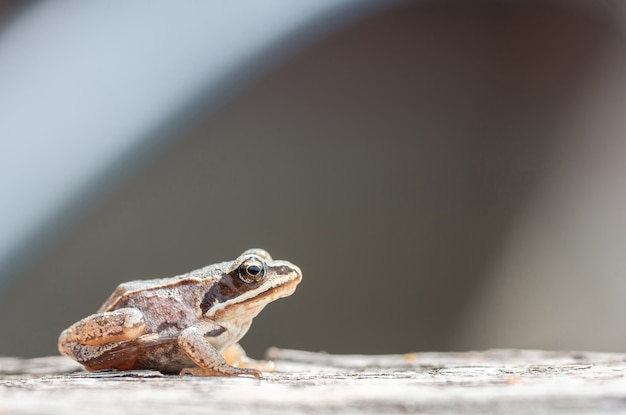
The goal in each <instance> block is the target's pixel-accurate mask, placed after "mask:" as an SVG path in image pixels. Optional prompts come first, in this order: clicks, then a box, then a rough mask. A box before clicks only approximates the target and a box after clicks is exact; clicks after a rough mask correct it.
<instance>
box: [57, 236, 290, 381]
mask: <svg viewBox="0 0 626 415" xmlns="http://www.w3.org/2000/svg"><path fill="white" fill-rule="evenodd" d="M301 280H302V271H301V270H300V268H299V267H298V266H296V265H294V264H292V263H290V262H288V261H279V260H274V259H272V257H271V255H270V254H269V253H268V252H267V251H265V250H263V249H259V248H253V249H248V250H246V251H245V252H243V253H242V254H241V255H239V256H238V257H237V258H236V259H235V260H233V261H228V262H221V263H217V264H213V265H208V266H206V267H204V268H200V269H197V270H194V271H191V272H188V273H186V274H181V275H178V276H174V277H168V278H157V279H150V280H135V281H129V282H125V283H122V284H120V285H119V286H118V287H117V288H116V289H115V291H114V292H113V293H112V294H111V296H110V297H109V298H108V300H107V301H106V302H105V303H104V304H103V305H102V306H101V307H100V309H98V311H97V313H95V314H92V315H90V316H88V317H85V318H83V319H82V320H80V321H78V322H76V323H74V324H72V325H71V326H70V327H69V328H67V329H65V330H64V331H63V332H62V333H61V335H60V336H59V341H58V348H59V352H60V353H61V354H62V355H65V356H68V357H70V358H72V359H74V360H76V361H77V362H78V363H80V364H82V365H83V366H84V367H85V368H86V369H87V370H89V371H99V370H118V371H123V370H158V371H160V372H162V373H164V374H179V375H195V376H251V377H255V378H261V377H262V375H263V371H270V370H273V364H272V363H271V362H265V361H256V360H253V359H251V358H249V357H248V356H247V354H246V353H245V350H244V349H243V348H242V347H241V346H240V345H239V340H241V338H242V337H243V336H244V335H245V334H246V332H247V331H248V329H249V328H250V325H251V324H252V320H253V318H254V317H256V316H257V315H258V314H259V313H260V312H261V310H263V308H264V307H265V306H266V305H267V304H269V303H271V302H273V301H275V300H277V299H279V298H283V297H287V296H290V295H291V294H293V293H294V291H295V289H296V286H297V285H298V284H299V283H300V281H301Z"/></svg>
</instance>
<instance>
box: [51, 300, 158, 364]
mask: <svg viewBox="0 0 626 415" xmlns="http://www.w3.org/2000/svg"><path fill="white" fill-rule="evenodd" d="M145 332H146V323H145V320H144V317H143V314H142V313H141V311H139V310H137V309H135V308H120V309H118V310H114V311H107V312H104V313H97V314H92V315H90V316H89V317H85V318H84V319H82V320H80V321H79V322H77V323H74V324H73V325H71V326H70V327H69V328H67V329H66V330H64V331H63V332H62V333H61V336H60V337H59V343H58V346H59V352H60V353H61V354H63V355H66V356H69V357H71V358H72V359H74V360H76V361H78V362H80V363H84V362H86V361H88V360H89V359H90V358H91V357H92V356H94V355H95V354H97V353H98V352H100V351H102V349H105V348H110V347H114V346H117V345H119V343H120V342H124V341H128V340H134V339H136V338H137V337H139V336H141V335H142V334H145Z"/></svg>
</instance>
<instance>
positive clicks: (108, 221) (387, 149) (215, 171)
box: [0, 1, 621, 356]
mask: <svg viewBox="0 0 626 415" xmlns="http://www.w3.org/2000/svg"><path fill="white" fill-rule="evenodd" d="M611 4H612V3H602V5H598V4H597V3H594V2H591V1H589V2H575V3H564V2H558V1H548V2H506V3H502V2H480V3H468V2H464V1H445V2H415V3H411V4H406V5H403V6H399V7H396V8H394V9H392V10H388V11H383V12H380V13H378V14H377V15H375V16H372V17H369V18H367V19H365V20H363V21H360V22H358V23H356V24H354V25H351V26H350V27H348V28H345V29H344V30H342V31H340V32H339V33H336V34H334V35H333V36H330V37H328V38H327V39H325V40H323V41H320V42H318V43H317V44H315V45H314V46H312V47H310V48H307V49H306V50H303V51H301V53H299V54H298V56H296V57H295V58H293V59H291V60H290V61H288V62H287V63H285V64H284V65H282V66H281V67H280V68H278V69H276V70H274V71H273V72H272V73H270V74H269V75H267V76H266V77H264V78H263V79H262V80H261V81H259V82H257V83H256V84H255V85H253V86H252V87H250V88H248V89H247V90H245V91H243V92H241V93H240V94H239V95H238V96H237V97H236V99H233V100H232V101H231V102H229V103H228V104H227V105H225V106H224V107H223V108H221V110H220V111H218V112H217V113H214V112H210V113H209V112H207V116H206V117H204V119H203V120H202V122H200V123H198V124H197V125H195V126H193V128H190V129H188V130H185V131H184V132H182V133H181V137H180V138H178V141H177V142H176V144H175V145H174V146H173V147H172V148H170V149H169V151H167V152H165V153H164V154H163V155H162V156H160V157H159V158H158V159H157V160H155V161H154V162H152V163H150V164H149V165H147V166H145V167H144V168H142V169H141V171H140V172H139V173H138V174H136V175H134V176H133V177H131V178H129V179H128V180H124V181H120V182H119V183H118V187H117V188H116V189H115V190H114V191H113V192H112V193H111V194H110V195H109V196H108V197H107V198H106V200H104V201H103V202H102V203H101V204H100V205H99V206H97V207H96V208H94V209H93V210H92V211H91V212H90V213H89V214H88V215H87V216H86V217H84V218H81V219H80V220H79V221H77V223H75V224H73V226H72V227H71V229H68V230H67V232H66V233H65V234H64V235H63V237H61V238H59V240H58V241H57V242H56V243H55V244H54V246H53V247H51V248H50V249H49V250H48V251H47V252H45V253H44V254H43V255H41V256H39V257H36V258H33V261H32V264H31V265H30V266H28V268H27V269H26V270H25V271H24V272H23V273H22V275H20V276H19V279H17V280H16V281H15V282H14V283H13V284H12V285H11V286H10V287H8V289H7V290H5V291H4V292H2V293H1V295H0V315H3V316H13V317H12V318H7V317H4V318H2V319H1V320H0V330H1V331H2V332H3V333H11V335H10V336H3V338H5V339H9V338H10V341H7V340H4V341H3V342H2V343H1V344H0V354H12V355H39V354H50V353H54V351H55V341H56V336H57V335H58V333H59V332H60V331H61V330H62V329H63V328H64V327H66V326H68V325H69V324H71V323H72V322H74V321H75V320H78V319H79V318H82V317H83V316H85V315H86V314H89V313H91V312H94V311H95V310H96V309H97V308H98V307H99V305H100V304H101V303H102V302H103V301H104V299H106V297H107V296H108V295H109V293H110V292H111V291H112V290H113V289H114V287H115V285H116V284H118V283H120V282H122V281H126V280H129V279H136V278H152V277H158V276H170V275H175V274H178V273H181V272H184V271H188V270H191V269H194V268H198V267H200V266H203V265H206V264H208V263H213V262H216V261H223V260H228V259H232V258H234V257H235V256H237V255H238V254H239V253H240V252H242V251H243V250H244V249H246V248H249V247H253V246H259V247H263V248H265V249H268V250H269V251H270V252H271V253H272V254H273V255H274V257H276V258H282V259H287V260H290V261H292V262H294V263H295V264H297V265H299V266H300V267H301V268H302V269H303V272H304V281H303V283H302V284H301V286H300V287H299V288H298V291H297V292H296V294H295V295H294V296H293V297H290V298H288V299H285V300H281V301H280V302H277V303H276V304H273V305H270V306H269V308H268V309H267V310H266V311H264V312H263V313H262V314H261V315H260V316H259V317H258V318H257V321H256V322H255V323H254V324H253V326H252V329H251V331H250V333H249V334H248V336H247V337H246V338H245V339H244V346H246V347H247V348H248V349H249V350H250V351H251V352H252V354H253V355H256V356H258V355H259V354H260V353H261V351H262V350H264V349H265V348H266V347H268V346H271V345H275V346H281V347H291V348H302V349H311V350H328V351H330V352H352V353H356V352H363V353H373V352H402V351H409V350H425V349H437V350H446V349H464V348H468V347H475V346H476V345H480V346H483V344H484V345H485V346H486V347H501V346H516V344H509V343H507V342H506V340H501V339H500V338H498V336H497V335H494V333H495V332H496V331H497V330H498V327H499V326H498V325H497V324H495V323H494V324H493V325H492V326H491V327H490V329H491V330H493V331H491V332H489V331H487V330H485V331H484V332H483V328H482V327H480V324H479V323H478V324H476V325H475V326H473V327H474V330H473V331H472V333H471V335H467V334H466V333H465V332H464V331H463V328H465V327H467V325H466V320H465V317H466V312H467V310H468V309H472V307H474V305H473V304H474V303H473V300H474V299H475V298H480V296H479V294H480V292H482V291H481V290H482V289H483V287H484V285H483V284H484V283H485V282H486V281H487V278H488V277H489V276H490V275H491V272H492V270H493V268H494V264H496V263H497V261H498V258H499V257H500V255H501V253H502V250H503V247H504V243H505V242H506V241H508V238H509V236H510V232H511V229H512V226H513V225H514V224H515V223H516V221H517V218H518V215H519V214H520V212H522V211H523V208H524V206H526V204H527V203H528V201H529V200H531V199H532V196H533V194H534V192H535V191H536V190H537V189H538V188H539V187H540V185H541V183H542V182H543V181H545V180H546V177H549V176H550V174H551V169H552V168H553V166H554V159H555V154H557V153H559V152H561V151H563V152H564V151H565V150H564V149H566V148H567V146H568V140H567V137H564V136H562V135H561V134H560V132H559V128H558V126H560V125H561V123H563V122H564V120H566V119H567V116H566V115H567V114H568V111H569V110H570V107H571V106H572V105H573V103H575V102H577V100H579V99H581V97H582V96H583V93H584V92H586V91H587V89H588V88H590V87H592V86H593V82H594V80H595V79H594V76H595V75H596V73H597V68H598V66H599V65H601V64H603V57H604V56H605V54H606V51H607V49H608V48H610V47H611V45H612V43H613V42H615V41H616V40H618V39H621V34H620V33H619V32H617V31H616V29H615V26H614V24H613V22H612V13H611V12H612V10H613V9H612V8H611V7H612V6H611ZM616 10H617V9H616ZM194 110H195V111H200V109H198V108H196V109H194ZM536 289H537V290H541V287H540V286H539V287H536ZM560 300H561V301H562V304H563V307H572V306H575V304H574V305H572V304H570V303H568V299H567V298H561V299H560ZM526 305H527V306H532V302H531V303H528V304H526ZM493 312H494V313H497V312H498V311H497V309H495V310H493ZM563 317H564V318H567V316H566V315H565V316H563ZM536 323H537V325H539V324H540V322H536ZM588 329H589V330H593V327H591V325H590V326H589V327H588ZM459 333H464V334H463V335H462V336H461V335H460V334H459ZM496 334H497V333H496ZM587 335H588V333H586V334H585V336H587ZM496 338H497V339H498V340H497V341H493V342H490V341H489V339H496ZM562 338H566V339H567V342H564V345H567V348H576V347H577V345H578V344H582V343H581V342H580V338H581V337H580V333H578V332H576V331H575V330H573V331H570V332H568V333H562ZM535 342H536V343H535V344H532V345H530V346H535V347H549V346H551V344H548V343H542V340H541V338H538V339H537V340H535ZM615 344H616V343H615V342H610V341H609V342H604V341H603V339H597V343H596V344H595V346H594V348H596V349H610V348H614V347H615ZM524 346H529V345H527V344H524Z"/></svg>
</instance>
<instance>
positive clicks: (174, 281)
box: [98, 274, 188, 313]
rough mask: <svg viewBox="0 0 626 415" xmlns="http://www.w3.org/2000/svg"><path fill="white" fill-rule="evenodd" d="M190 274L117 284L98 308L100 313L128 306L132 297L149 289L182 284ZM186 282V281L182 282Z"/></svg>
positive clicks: (153, 289)
mask: <svg viewBox="0 0 626 415" xmlns="http://www.w3.org/2000/svg"><path fill="white" fill-rule="evenodd" d="M187 277H188V274H185V275H179V276H177V277H170V278H155V279H152V280H136V281H128V282H124V283H122V284H120V285H118V286H117V288H116V289H115V291H113V294H111V296H110V297H109V299H108V300H106V301H105V303H104V304H102V306H101V307H100V309H99V310H98V312H99V313H102V312H104V311H113V310H117V309H118V308H122V307H126V304H127V302H128V300H129V299H130V298H132V297H135V296H138V295H141V294H142V293H145V292H148V291H155V290H158V289H163V288H166V287H176V286H177V285H179V284H181V281H183V280H184V279H185V278H187ZM182 283H183V284H184V282H182Z"/></svg>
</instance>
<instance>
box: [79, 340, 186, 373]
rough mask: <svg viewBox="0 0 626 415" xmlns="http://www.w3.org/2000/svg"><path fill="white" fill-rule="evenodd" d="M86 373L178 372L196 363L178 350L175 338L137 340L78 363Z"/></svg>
mask: <svg viewBox="0 0 626 415" xmlns="http://www.w3.org/2000/svg"><path fill="white" fill-rule="evenodd" d="M81 363H82V364H83V365H84V366H85V367H86V368H87V369H88V370H105V369H117V370H140V369H152V370H158V371H160V372H163V373H179V372H180V371H181V370H182V369H184V368H190V367H195V366H196V364H195V363H193V361H191V359H189V357H187V355H186V354H185V353H184V352H183V351H182V350H180V348H179V347H178V343H177V341H176V339H175V338H166V339H155V340H148V341H144V340H141V338H139V339H137V340H132V341H129V342H124V343H122V344H120V345H119V346H117V347H114V348H112V349H110V350H108V351H106V352H103V353H102V354H100V355H99V356H97V357H93V358H91V359H89V360H88V361H84V362H81Z"/></svg>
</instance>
